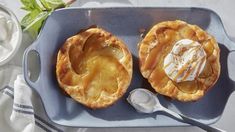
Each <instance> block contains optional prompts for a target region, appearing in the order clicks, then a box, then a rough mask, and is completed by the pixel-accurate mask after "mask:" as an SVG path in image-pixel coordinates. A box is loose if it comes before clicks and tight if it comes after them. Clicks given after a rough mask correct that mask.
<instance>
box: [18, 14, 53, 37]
mask: <svg viewBox="0 0 235 132" xmlns="http://www.w3.org/2000/svg"><path fill="white" fill-rule="evenodd" d="M50 13H51V12H40V13H39V14H37V15H36V16H34V15H35V14H29V15H28V16H27V15H26V16H25V19H23V20H25V21H24V22H25V23H21V24H22V26H25V28H24V30H23V31H28V32H29V33H30V34H31V35H32V37H33V38H35V37H36V36H37V35H38V33H39V31H40V29H41V26H42V24H43V22H44V20H45V19H46V18H47V17H48V15H49V14H50ZM23 24H24V25H23ZM26 25H27V26H26Z"/></svg>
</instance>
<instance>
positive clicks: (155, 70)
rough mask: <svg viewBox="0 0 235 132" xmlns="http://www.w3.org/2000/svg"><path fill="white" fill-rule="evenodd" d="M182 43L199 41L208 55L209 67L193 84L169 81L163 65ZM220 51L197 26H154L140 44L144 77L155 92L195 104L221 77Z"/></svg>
mask: <svg viewBox="0 0 235 132" xmlns="http://www.w3.org/2000/svg"><path fill="white" fill-rule="evenodd" d="M182 39H190V40H193V41H197V42H199V43H200V44H201V46H202V47H203V49H204V51H205V53H206V60H207V61H206V65H205V67H204V69H203V71H202V72H201V74H200V75H199V76H198V77H197V78H195V79H194V80H193V81H184V82H176V81H174V80H172V79H170V78H169V77H168V76H167V75H166V73H165V71H164V69H163V61H164V58H165V57H166V56H167V54H168V53H169V52H170V51H171V50H172V48H173V46H174V44H175V43H176V42H177V41H179V40H182ZM219 58H220V49H219V46H218V44H217V42H216V40H215V38H214V37H213V36H211V35H209V34H208V33H207V32H205V31H204V30H202V29H201V28H200V27H198V26H196V25H191V24H188V23H186V22H184V21H180V20H176V21H164V22H161V23H158V24H156V25H155V26H153V27H152V28H151V29H150V31H149V32H148V33H147V34H146V36H145V37H144V39H143V40H142V41H141V42H140V43H139V65H140V70H141V73H142V75H143V76H144V77H145V78H146V79H148V81H149V83H150V84H151V86H152V87H153V88H154V89H155V91H156V92H158V93H160V94H162V95H165V96H168V97H170V98H172V99H177V100H180V101H195V100H198V99H199V98H201V97H202V96H203V95H205V93H206V91H208V89H210V88H211V87H212V86H213V85H214V84H215V83H216V81H217V79H218V77H219V75H220V62H219Z"/></svg>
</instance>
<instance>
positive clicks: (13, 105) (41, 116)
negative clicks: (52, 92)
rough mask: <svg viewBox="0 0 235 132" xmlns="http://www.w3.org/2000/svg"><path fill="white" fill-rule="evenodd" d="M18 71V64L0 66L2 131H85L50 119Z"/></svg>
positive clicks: (0, 120)
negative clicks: (58, 123) (57, 123)
mask: <svg viewBox="0 0 235 132" xmlns="http://www.w3.org/2000/svg"><path fill="white" fill-rule="evenodd" d="M21 73H22V72H21V67H17V66H7V67H4V68H2V67H0V84H2V85H1V86H0V91H1V92H0V131H1V132H85V131H86V128H67V127H62V126H59V125H56V124H54V123H52V122H51V121H49V120H48V118H47V116H46V114H45V112H44V109H43V106H42V104H41V101H40V99H39V98H38V95H37V94H35V93H34V92H33V91H32V89H31V88H30V87H29V86H28V85H27V84H26V83H25V81H24V77H23V75H22V74H21ZM7 82H8V83H7ZM2 86H3V87H2Z"/></svg>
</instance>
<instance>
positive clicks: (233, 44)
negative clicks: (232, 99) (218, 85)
mask: <svg viewBox="0 0 235 132" xmlns="http://www.w3.org/2000/svg"><path fill="white" fill-rule="evenodd" d="M225 43H226V45H228V46H229V47H228V50H229V55H230V54H231V53H232V52H235V42H234V41H232V40H231V39H230V38H229V37H228V36H226V39H225ZM232 59H233V60H234V59H235V58H232ZM228 63H230V64H231V70H233V71H234V70H235V69H234V67H235V61H234V62H231V57H230V59H229V58H228ZM230 81H231V83H232V89H231V90H232V92H233V91H235V80H233V79H230Z"/></svg>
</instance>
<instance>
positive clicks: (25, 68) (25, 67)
mask: <svg viewBox="0 0 235 132" xmlns="http://www.w3.org/2000/svg"><path fill="white" fill-rule="evenodd" d="M37 43H38V42H37V41H35V42H34V43H33V44H32V45H30V46H29V47H28V48H27V49H26V50H25V52H24V56H23V73H24V79H25V81H26V83H27V84H28V85H29V86H30V87H31V88H34V89H37V88H40V87H39V85H40V83H39V79H40V73H39V75H38V78H37V80H36V81H35V82H33V81H32V80H31V79H30V72H29V65H28V61H29V57H30V56H29V53H30V52H31V51H35V52H36V53H37V55H38V58H39V65H41V61H40V54H39V52H38V50H37V46H36V45H37ZM40 68H41V66H40ZM37 90H38V89H37Z"/></svg>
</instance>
